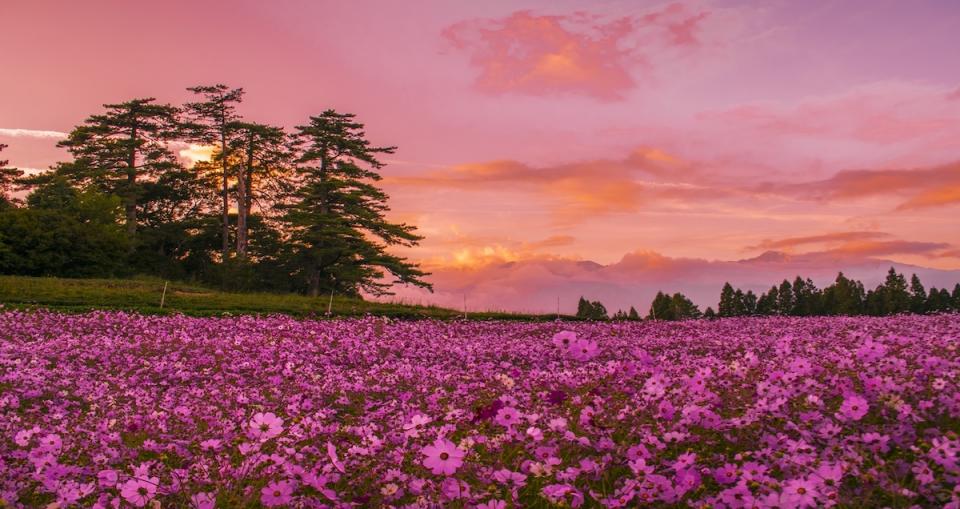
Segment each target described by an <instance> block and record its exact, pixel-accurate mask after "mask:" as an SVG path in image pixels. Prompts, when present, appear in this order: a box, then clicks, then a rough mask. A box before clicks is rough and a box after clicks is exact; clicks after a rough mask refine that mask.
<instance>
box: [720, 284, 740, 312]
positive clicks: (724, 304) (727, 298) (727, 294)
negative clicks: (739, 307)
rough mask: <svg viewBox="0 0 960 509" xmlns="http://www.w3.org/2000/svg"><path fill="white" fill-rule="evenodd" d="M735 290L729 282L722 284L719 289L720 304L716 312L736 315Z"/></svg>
mask: <svg viewBox="0 0 960 509" xmlns="http://www.w3.org/2000/svg"><path fill="white" fill-rule="evenodd" d="M735 299H736V292H734V290H733V286H731V285H730V283H729V282H727V283H724V284H723V289H722V290H720V305H719V306H718V308H717V314H718V315H720V316H736V302H735Z"/></svg>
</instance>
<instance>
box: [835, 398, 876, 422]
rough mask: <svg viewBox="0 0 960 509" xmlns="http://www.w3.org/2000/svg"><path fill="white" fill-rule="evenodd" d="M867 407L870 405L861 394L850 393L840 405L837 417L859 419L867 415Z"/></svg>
mask: <svg viewBox="0 0 960 509" xmlns="http://www.w3.org/2000/svg"><path fill="white" fill-rule="evenodd" d="M869 409H870V405H869V404H868V403H867V400H866V399H864V397H863V396H860V395H859V394H850V395H848V396H847V397H846V398H844V400H843V404H842V405H840V411H839V412H837V418H838V419H847V420H851V421H859V420H860V419H862V418H863V416H864V415H867V410H869Z"/></svg>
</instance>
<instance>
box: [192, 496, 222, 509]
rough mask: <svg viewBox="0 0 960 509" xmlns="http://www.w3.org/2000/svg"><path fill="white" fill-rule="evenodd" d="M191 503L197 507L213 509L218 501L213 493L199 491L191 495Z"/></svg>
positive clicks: (199, 508) (197, 508)
mask: <svg viewBox="0 0 960 509" xmlns="http://www.w3.org/2000/svg"><path fill="white" fill-rule="evenodd" d="M190 503H191V504H192V507H194V508H195V509H213V508H214V507H215V506H216V503H217V497H216V496H214V495H213V493H205V492H201V493H197V494H195V495H194V496H192V497H190Z"/></svg>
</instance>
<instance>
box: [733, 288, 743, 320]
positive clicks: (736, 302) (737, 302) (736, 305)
mask: <svg viewBox="0 0 960 509" xmlns="http://www.w3.org/2000/svg"><path fill="white" fill-rule="evenodd" d="M744 297H745V296H744V294H743V290H741V289H739V288H737V289H736V290H735V291H734V292H733V314H732V315H731V316H746V315H747V305H746V302H745V301H744Z"/></svg>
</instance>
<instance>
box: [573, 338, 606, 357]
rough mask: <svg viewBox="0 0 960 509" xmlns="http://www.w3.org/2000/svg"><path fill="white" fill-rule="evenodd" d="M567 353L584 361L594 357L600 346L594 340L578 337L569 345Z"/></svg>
mask: <svg viewBox="0 0 960 509" xmlns="http://www.w3.org/2000/svg"><path fill="white" fill-rule="evenodd" d="M567 353H568V354H569V355H570V357H572V358H573V359H574V360H578V361H581V362H586V361H588V360H590V359H592V358H594V357H596V356H597V354H599V353H600V347H599V346H597V342H596V341H587V340H585V339H578V340H577V341H575V342H573V343H572V344H571V345H570V347H569V348H568V349H567Z"/></svg>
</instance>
